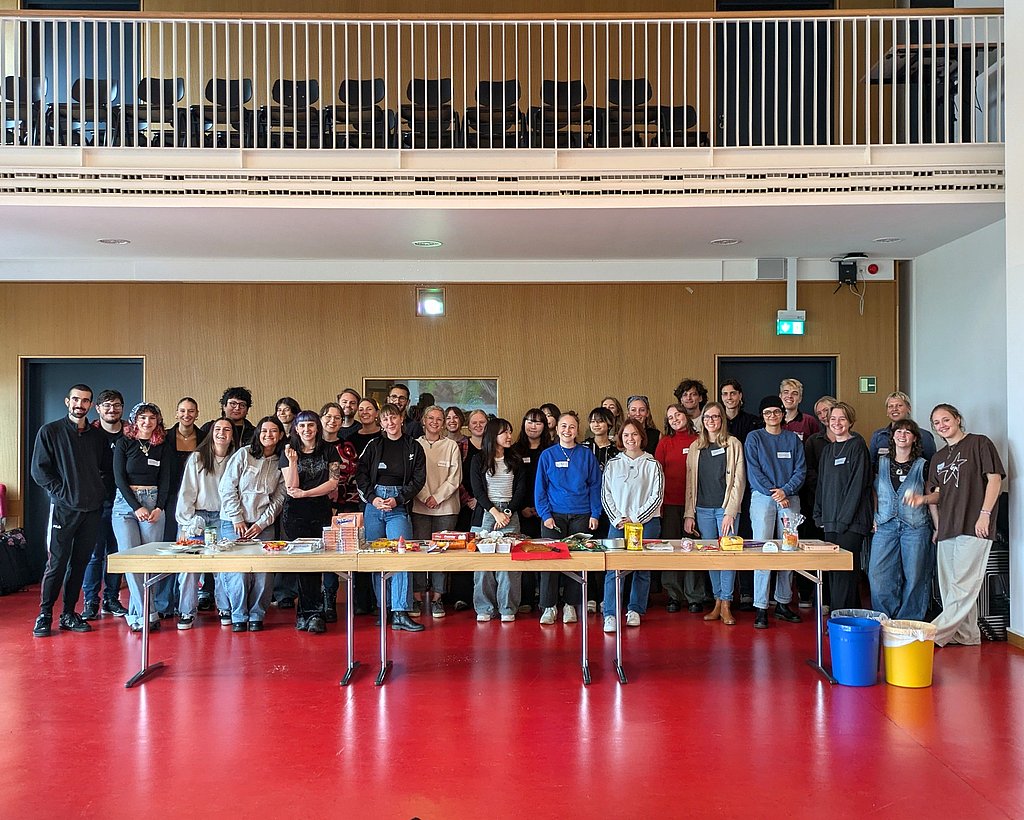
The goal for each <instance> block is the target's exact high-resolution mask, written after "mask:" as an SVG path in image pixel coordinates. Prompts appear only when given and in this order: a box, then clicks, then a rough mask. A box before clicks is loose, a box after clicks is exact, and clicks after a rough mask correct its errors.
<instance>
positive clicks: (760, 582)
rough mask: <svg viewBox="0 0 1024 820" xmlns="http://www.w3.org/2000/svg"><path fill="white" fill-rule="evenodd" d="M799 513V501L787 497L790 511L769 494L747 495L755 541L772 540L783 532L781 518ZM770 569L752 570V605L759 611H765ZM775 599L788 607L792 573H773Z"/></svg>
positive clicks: (790, 595)
mask: <svg viewBox="0 0 1024 820" xmlns="http://www.w3.org/2000/svg"><path fill="white" fill-rule="evenodd" d="M799 512H800V499H799V497H797V496H795V495H791V496H789V509H788V510H787V509H783V508H782V507H780V506H779V505H778V504H776V503H775V500H774V499H773V498H772V497H771V496H770V495H763V494H761V493H759V492H758V491H757V490H754V491H753V492H752V493H751V494H750V527H751V529H752V530H753V533H754V540H755V541H771V540H772V539H773V538H775V537H777V535H779V534H781V533H782V517H783V514H784V513H787V514H788V513H792V514H793V515H797V514H798V513H799ZM770 575H771V570H764V569H757V570H754V606H755V607H757V608H758V609H767V608H768V578H769V576H770ZM775 600H776V602H777V603H780V604H788V603H789V602H790V601H792V600H793V573H792V572H791V571H788V570H787V571H785V572H778V571H777V572H776V573H775Z"/></svg>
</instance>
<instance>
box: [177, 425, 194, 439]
mask: <svg viewBox="0 0 1024 820" xmlns="http://www.w3.org/2000/svg"><path fill="white" fill-rule="evenodd" d="M195 437H196V428H195V427H193V428H192V432H191V433H183V432H181V428H180V427H179V428H178V438H183V439H185V441H188V440H189V439H190V438H195Z"/></svg>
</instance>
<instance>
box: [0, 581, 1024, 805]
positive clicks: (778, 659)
mask: <svg viewBox="0 0 1024 820" xmlns="http://www.w3.org/2000/svg"><path fill="white" fill-rule="evenodd" d="M37 600H38V598H37V591H36V590H32V591H31V592H26V593H22V594H18V595H14V596H8V597H5V598H0V651H2V654H0V657H2V658H3V661H2V663H3V672H2V674H0V715H2V719H0V737H2V738H3V741H2V743H0V817H10V818H37V817H38V818H58V817H60V818H63V817H73V816H74V817H77V816H87V817H103V818H105V820H116V818H121V817H125V818H127V817H138V816H148V817H152V818H164V817H167V818H172V817H173V818H176V820H177V818H180V817H181V816H182V815H183V814H185V815H192V816H198V817H224V816H233V817H251V816H256V815H257V813H260V814H262V815H263V816H265V817H275V818H277V817H356V818H362V817H372V818H411V817H420V818H423V820H433V819H434V818H524V817H529V818H530V820H534V819H535V818H574V817H584V816H586V817H594V816H600V817H602V818H616V817H623V818H626V817H628V818H646V817H657V816H660V817H664V818H676V817H710V816H725V817H749V818H759V817H765V818H774V817H777V816H781V817H787V818H788V817H813V816H821V817H829V818H830V820H835V818H864V817H869V816H871V817H882V818H887V817H894V818H901V819H902V818H908V817H909V818H912V819H914V818H931V817H935V818H945V817H956V818H989V817H992V818H996V817H999V818H1003V817H1024V653H1022V652H1019V651H1017V650H1015V649H1013V648H1012V647H1010V646H1008V645H1007V644H992V643H986V644H984V645H983V646H982V647H981V648H980V649H979V648H969V647H951V648H947V649H943V650H941V651H939V652H938V653H937V655H936V671H935V685H934V686H933V687H932V688H929V689H922V690H910V689H898V688H895V687H891V686H887V685H885V684H884V683H882V684H879V685H877V686H873V687H869V688H863V689H854V688H846V687H842V686H835V687H833V686H829V685H828V684H827V683H826V682H824V681H823V680H822V679H821V678H819V677H818V676H817V674H816V673H815V672H814V671H812V670H811V669H810V667H808V666H806V665H805V663H804V660H805V659H806V658H808V657H810V656H811V654H812V653H813V649H814V628H813V622H805V623H803V624H799V625H791V624H784V623H780V622H776V621H773V622H772V626H771V629H770V630H769V631H768V632H767V633H758V632H755V631H754V629H753V628H752V626H751V616H750V615H749V614H741V615H740V619H741V620H740V623H739V624H738V625H737V626H735V627H731V628H729V627H724V626H722V625H721V624H718V623H715V624H705V623H703V622H702V621H701V619H700V617H699V616H695V615H689V614H686V613H685V612H684V613H679V614H674V615H669V614H668V613H666V611H665V609H664V608H663V606H662V605H661V603H660V602H656V603H655V604H654V606H653V607H652V610H651V613H650V614H649V616H648V617H647V618H646V619H645V621H644V625H643V626H642V627H640V628H639V629H630V630H628V631H627V633H626V634H625V636H624V639H625V646H626V649H625V661H626V671H627V673H628V675H629V679H630V683H629V684H628V685H626V686H620V685H619V684H618V683H617V682H616V678H615V671H614V640H613V639H612V638H611V637H607V636H605V635H604V634H602V633H601V632H600V626H599V620H598V618H597V617H596V616H591V620H590V623H591V624H592V625H593V626H594V629H593V630H592V632H591V665H592V670H593V675H594V681H593V683H592V685H591V686H589V687H584V686H583V685H582V684H581V681H580V676H579V674H578V665H577V664H578V649H579V641H578V635H579V633H578V631H577V630H578V629H579V626H578V625H573V626H570V627H563V626H562V625H561V624H559V625H557V626H554V627H544V628H543V629H542V628H541V627H540V626H539V625H538V624H537V622H536V620H535V619H534V618H533V617H530V618H521V619H520V621H519V622H518V623H516V624H513V625H502V624H499V623H496V622H492V623H488V624H479V625H478V624H477V623H476V622H475V620H474V619H473V616H472V613H466V612H463V613H459V614H458V615H449V617H447V618H445V619H444V620H443V621H439V622H430V621H429V619H426V621H427V631H426V632H425V633H422V634H418V635H409V634H404V633H390V634H391V635H392V636H393V640H392V642H391V648H392V650H393V657H394V659H395V668H394V670H393V672H392V677H391V678H390V680H389V682H388V683H387V684H386V685H385V686H384V687H382V688H377V687H375V686H374V685H373V679H374V676H375V674H376V671H377V669H376V664H375V659H376V657H377V651H378V650H377V630H376V629H375V628H374V626H373V619H372V618H368V617H360V618H357V619H356V653H357V658H358V659H359V660H361V661H362V663H363V664H364V666H363V667H361V668H360V669H359V670H358V671H357V673H356V677H355V680H354V682H353V685H352V686H350V687H348V688H340V687H339V686H338V685H337V683H338V679H339V678H340V675H341V673H342V671H343V666H344V662H343V658H344V632H343V629H341V628H335V627H332V629H331V631H330V632H329V633H328V634H327V635H323V636H315V635H307V634H298V633H296V632H295V631H294V629H293V628H292V626H291V617H290V613H285V612H281V613H278V612H277V611H276V610H275V611H272V612H271V615H270V617H269V618H268V625H269V629H268V630H267V631H265V632H263V633H259V634H240V635H234V634H232V633H231V631H230V629H229V628H226V627H224V628H222V627H220V626H219V625H218V623H217V621H216V619H215V618H211V617H209V616H208V615H207V616H204V617H203V618H202V621H201V623H200V624H199V626H197V627H196V628H195V629H193V630H192V631H191V632H183V633H178V632H176V631H174V630H173V629H170V630H169V629H166V628H165V629H164V630H162V631H161V632H159V633H157V634H156V635H154V637H153V641H152V650H153V658H154V659H155V660H164V661H165V662H166V663H167V668H166V669H164V670H163V671H162V672H161V673H159V674H158V675H157V676H156V677H154V678H152V679H150V680H149V681H148V682H146V683H144V684H143V685H142V686H140V687H139V688H137V689H134V690H125V689H124V681H125V680H126V679H127V678H128V677H129V676H130V675H131V674H132V673H133V672H134V671H135V669H136V668H137V665H138V650H139V639H138V638H137V637H135V636H130V635H129V634H128V632H127V629H126V628H125V625H124V623H123V622H122V621H121V620H120V619H115V618H112V617H110V616H104V617H103V618H102V619H101V620H100V621H98V622H96V623H95V624H94V626H95V631H94V632H92V633H91V634H87V635H75V634H70V633H55V634H54V636H53V637H52V638H49V639H36V638H33V637H32V635H31V627H32V621H33V619H34V616H35V614H36V606H37ZM167 623H168V624H170V623H171V622H167ZM826 652H827V644H826Z"/></svg>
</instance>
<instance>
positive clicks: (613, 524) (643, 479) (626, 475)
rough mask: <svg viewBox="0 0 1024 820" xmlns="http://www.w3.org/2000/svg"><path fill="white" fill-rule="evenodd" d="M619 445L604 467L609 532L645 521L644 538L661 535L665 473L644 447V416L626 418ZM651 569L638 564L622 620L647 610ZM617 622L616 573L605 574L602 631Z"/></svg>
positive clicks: (631, 622) (635, 621)
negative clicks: (640, 568)
mask: <svg viewBox="0 0 1024 820" xmlns="http://www.w3.org/2000/svg"><path fill="white" fill-rule="evenodd" d="M615 443H616V445H617V446H618V447H619V449H620V450H622V452H621V453H619V454H618V455H617V456H615V457H614V458H613V459H611V460H610V461H609V462H608V464H607V465H606V466H605V468H604V477H603V480H602V482H601V503H602V505H603V506H604V510H605V512H606V513H607V514H608V521H609V524H610V526H609V528H608V537H609V538H622V537H623V528H624V527H625V525H626V524H627V523H633V524H643V527H644V536H643V537H644V538H657V537H658V536H659V535H661V504H662V501H664V499H665V476H664V474H663V472H662V469H661V465H660V464H659V463H658V462H657V461H656V460H655V458H654V456H652V455H651V454H650V453H648V452H646V451H645V449H646V447H647V431H646V430H645V429H644V425H643V423H642V422H640V421H638V420H637V419H634V418H628V419H626V421H625V422H623V424H622V427H621V428H620V429H619V432H618V435H616V437H615ZM650 588H651V573H650V572H648V571H640V570H637V571H636V572H634V573H633V586H632V589H631V590H630V592H629V603H628V606H627V611H626V625H627V626H640V616H642V615H645V614H646V613H647V594H648V592H649V591H650ZM617 628H618V624H617V623H616V618H615V573H614V572H607V573H605V576H604V631H605V632H614V631H615V630H616V629H617Z"/></svg>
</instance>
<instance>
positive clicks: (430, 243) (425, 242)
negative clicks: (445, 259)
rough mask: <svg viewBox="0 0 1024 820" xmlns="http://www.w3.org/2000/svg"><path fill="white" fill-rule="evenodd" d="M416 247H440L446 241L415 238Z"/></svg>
mask: <svg viewBox="0 0 1024 820" xmlns="http://www.w3.org/2000/svg"><path fill="white" fill-rule="evenodd" d="M412 244H413V247H414V248H440V247H441V246H442V245H443V244H444V243H443V242H439V241H438V240H436V239H414V240H413V243H412Z"/></svg>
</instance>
